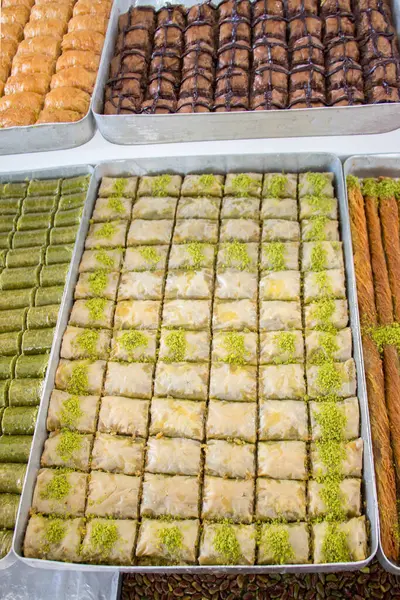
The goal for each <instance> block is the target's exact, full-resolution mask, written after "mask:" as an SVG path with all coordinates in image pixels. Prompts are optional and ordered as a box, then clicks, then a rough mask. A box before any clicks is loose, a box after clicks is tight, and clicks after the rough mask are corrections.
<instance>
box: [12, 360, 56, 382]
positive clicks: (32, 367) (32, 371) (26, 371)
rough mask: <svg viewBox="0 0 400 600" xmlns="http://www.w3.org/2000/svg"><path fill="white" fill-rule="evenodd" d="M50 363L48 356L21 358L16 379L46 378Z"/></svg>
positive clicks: (18, 361)
mask: <svg viewBox="0 0 400 600" xmlns="http://www.w3.org/2000/svg"><path fill="white" fill-rule="evenodd" d="M48 362H49V355H48V354H34V355H30V356H19V357H18V359H17V363H16V365H15V377H16V378H22V379H24V378H27V379H35V378H38V377H44V376H45V374H46V369H47V364H48Z"/></svg>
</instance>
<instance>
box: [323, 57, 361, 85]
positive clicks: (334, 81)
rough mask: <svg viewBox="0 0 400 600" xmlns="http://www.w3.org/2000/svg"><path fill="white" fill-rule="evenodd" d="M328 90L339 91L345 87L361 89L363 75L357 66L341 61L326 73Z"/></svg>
mask: <svg viewBox="0 0 400 600" xmlns="http://www.w3.org/2000/svg"><path fill="white" fill-rule="evenodd" d="M326 85H327V88H328V89H330V90H331V89H340V88H345V87H347V86H350V87H354V88H357V89H359V90H362V89H363V74H362V68H361V66H360V65H359V64H357V63H354V62H352V61H349V60H347V61H341V62H339V63H337V64H336V65H332V66H331V67H330V69H329V71H328V72H327V73H326Z"/></svg>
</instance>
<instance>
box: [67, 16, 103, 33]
mask: <svg viewBox="0 0 400 600" xmlns="http://www.w3.org/2000/svg"><path fill="white" fill-rule="evenodd" d="M107 23H108V18H107V17H105V16H104V15H80V16H78V17H73V18H72V19H71V20H70V22H69V23H68V33H71V32H72V31H97V32H98V33H102V34H105V32H106V30H107Z"/></svg>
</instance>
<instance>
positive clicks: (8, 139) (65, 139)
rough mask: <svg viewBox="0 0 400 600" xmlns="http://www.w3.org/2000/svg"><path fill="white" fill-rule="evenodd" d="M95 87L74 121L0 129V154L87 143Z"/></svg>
mask: <svg viewBox="0 0 400 600" xmlns="http://www.w3.org/2000/svg"><path fill="white" fill-rule="evenodd" d="M399 1H400V0H399ZM115 11H116V6H115V3H114V4H113V7H112V9H111V14H110V20H109V22H108V27H107V31H109V29H110V22H111V19H112V18H113V12H115ZM106 35H107V32H106ZM106 39H107V38H106ZM105 46H106V42H104V46H103V51H102V57H103V56H104V54H105V53H106V52H105ZM98 87H102V86H101V84H100V77H99V75H97V79H96V84H95V87H94V90H93V94H92V97H91V99H90V105H89V109H88V112H87V114H86V115H85V116H84V117H83V118H82V119H81V120H80V121H76V122H75V123H40V124H39V125H27V126H24V127H6V128H4V129H0V156H1V155H4V154H22V153H26V152H46V151H51V150H65V149H66V148H75V147H76V146H81V145H82V144H86V142H88V141H89V140H91V139H92V137H93V136H94V134H95V131H96V123H95V120H94V118H93V112H92V106H93V99H94V97H95V95H96V91H97V88H98Z"/></svg>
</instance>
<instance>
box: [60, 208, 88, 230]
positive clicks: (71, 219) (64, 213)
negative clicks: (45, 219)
mask: <svg viewBox="0 0 400 600" xmlns="http://www.w3.org/2000/svg"><path fill="white" fill-rule="evenodd" d="M82 212H83V208H82V207H79V208H71V209H70V210H58V211H57V212H56V214H55V216H54V226H55V227H66V226H67V225H78V224H79V223H80V221H81V217H82Z"/></svg>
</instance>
